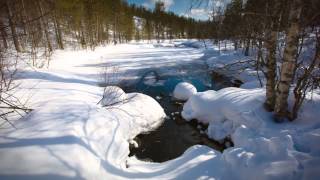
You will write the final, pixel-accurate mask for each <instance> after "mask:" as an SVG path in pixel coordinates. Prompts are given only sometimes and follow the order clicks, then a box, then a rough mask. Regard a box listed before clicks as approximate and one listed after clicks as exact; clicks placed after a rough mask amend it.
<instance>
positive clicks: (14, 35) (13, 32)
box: [4, 1, 22, 52]
mask: <svg viewBox="0 0 320 180" xmlns="http://www.w3.org/2000/svg"><path fill="white" fill-rule="evenodd" d="M4 6H5V7H4V8H5V10H6V12H7V15H8V20H9V26H10V29H11V35H12V39H13V44H14V47H15V48H16V51H17V52H21V51H22V50H21V46H20V43H19V39H18V35H17V30H16V26H15V23H14V22H13V19H12V18H13V15H12V12H11V9H10V6H9V4H8V2H7V1H6V3H4Z"/></svg>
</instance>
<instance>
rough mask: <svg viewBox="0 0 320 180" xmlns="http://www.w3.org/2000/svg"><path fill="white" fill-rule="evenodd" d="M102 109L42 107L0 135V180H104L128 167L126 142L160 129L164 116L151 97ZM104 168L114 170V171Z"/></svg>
mask: <svg viewBox="0 0 320 180" xmlns="http://www.w3.org/2000/svg"><path fill="white" fill-rule="evenodd" d="M127 96H128V98H129V99H130V100H129V101H127V102H125V103H121V104H118V105H117V106H112V107H108V108H107V109H104V108H101V107H99V106H98V105H94V104H88V103H86V102H84V101H81V100H78V101H75V100H74V101H70V102H66V101H64V100H56V101H51V102H48V103H43V104H42V106H41V108H38V109H36V110H34V111H33V112H31V113H30V114H29V115H28V116H27V117H25V118H24V119H23V120H21V121H19V122H18V123H16V124H15V126H16V127H17V129H16V130H8V131H7V132H3V131H2V132H1V137H0V142H1V143H0V159H1V163H0V177H3V178H4V179H12V178H13V179H14V178H19V177H20V178H25V177H26V178H30V179H42V178H44V179H57V178H58V179H68V178H76V179H81V178H85V179H108V178H115V177H117V176H119V175H117V174H116V173H115V172H116V170H118V171H119V170H121V169H122V168H125V167H126V159H127V157H128V154H129V148H128V146H129V145H128V141H130V140H131V139H132V138H133V137H135V136H136V135H137V134H138V133H141V132H146V131H150V130H152V129H154V128H156V127H158V126H159V125H160V124H161V122H162V121H163V118H164V117H165V113H164V111H163V109H162V108H161V106H160V105H159V104H158V103H157V102H156V101H155V100H154V99H153V98H151V97H149V96H147V95H143V94H138V93H133V94H128V95H127ZM107 169H109V170H110V169H111V170H112V169H113V170H112V171H113V173H110V172H108V170H107Z"/></svg>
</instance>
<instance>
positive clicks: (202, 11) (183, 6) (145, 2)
mask: <svg viewBox="0 0 320 180" xmlns="http://www.w3.org/2000/svg"><path fill="white" fill-rule="evenodd" d="M127 1H128V2H129V3H131V4H137V5H142V6H145V7H147V8H150V9H152V8H153V7H154V4H155V2H156V1H157V0H127ZM161 1H163V2H164V3H165V6H166V10H167V11H172V12H174V13H175V14H178V15H184V16H188V17H193V18H195V19H202V20H205V19H208V17H209V16H208V14H209V8H205V5H204V4H202V5H200V6H199V5H197V6H196V7H193V8H192V9H191V10H190V7H191V5H192V1H193V0H161Z"/></svg>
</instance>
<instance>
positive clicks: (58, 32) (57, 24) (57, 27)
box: [53, 13, 64, 49]
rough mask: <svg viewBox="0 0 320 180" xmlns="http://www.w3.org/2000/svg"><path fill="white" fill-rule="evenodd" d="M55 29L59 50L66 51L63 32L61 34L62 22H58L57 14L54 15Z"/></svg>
mask: <svg viewBox="0 0 320 180" xmlns="http://www.w3.org/2000/svg"><path fill="white" fill-rule="evenodd" d="M53 22H54V28H55V34H56V40H57V44H58V47H59V49H64V47H63V42H62V32H61V26H60V22H59V20H58V17H57V14H56V13H55V15H54V21H53Z"/></svg>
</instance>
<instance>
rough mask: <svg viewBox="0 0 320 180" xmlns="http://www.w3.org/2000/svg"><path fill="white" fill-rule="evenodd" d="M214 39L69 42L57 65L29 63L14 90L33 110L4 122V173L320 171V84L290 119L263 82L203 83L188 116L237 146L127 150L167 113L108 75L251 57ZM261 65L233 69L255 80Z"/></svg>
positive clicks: (0, 169)
mask: <svg viewBox="0 0 320 180" xmlns="http://www.w3.org/2000/svg"><path fill="white" fill-rule="evenodd" d="M206 46H207V48H208V49H204V43H203V42H197V41H196V40H191V41H187V40H174V41H172V42H169V41H165V42H163V43H160V44H153V43H151V44H147V43H131V44H124V45H117V46H104V47H98V48H96V50H95V51H88V50H77V51H76V50H63V51H56V52H55V53H54V54H53V57H52V60H51V65H50V68H49V69H33V68H29V67H21V69H20V71H19V72H20V73H19V74H18V76H17V80H16V83H18V84H20V86H19V87H18V88H17V89H16V92H15V95H16V96H18V97H19V98H20V99H21V101H22V102H27V105H28V106H29V107H30V108H32V109H34V110H33V111H32V112H31V113H30V114H28V115H27V116H26V117H24V118H22V119H16V120H14V121H12V122H13V123H14V125H15V127H16V129H15V128H13V127H12V126H10V125H8V124H4V125H3V126H2V127H1V129H0V160H1V161H0V179H183V180H184V179H212V180H213V179H217V180H229V179H240V180H241V179H243V180H250V179H252V180H254V179H262V180H264V179H293V180H298V179H317V178H318V177H320V171H319V169H320V146H319V143H318V142H319V141H320V122H319V118H318V117H320V111H319V109H320V93H319V90H317V91H315V93H314V94H312V95H311V94H308V95H307V99H306V101H305V103H304V105H303V108H302V110H301V113H300V114H299V117H298V119H297V120H296V121H294V122H290V123H287V122H286V123H282V124H275V123H274V122H273V120H272V118H271V117H272V114H270V113H268V112H266V111H264V109H263V107H262V103H263V102H264V99H265V96H264V94H265V92H264V90H263V89H262V88H259V87H258V86H253V85H248V84H247V85H246V86H245V87H250V88H251V87H252V88H251V89H240V88H226V89H222V90H219V91H212V90H211V91H206V92H199V93H195V94H194V95H192V96H191V97H190V98H189V99H188V101H187V102H186V103H185V105H184V108H183V111H182V116H183V117H184V118H185V119H186V120H191V119H197V120H198V121H201V122H203V123H207V124H209V127H208V130H207V134H208V135H209V136H210V137H211V138H214V139H217V140H220V141H222V140H223V139H224V138H225V137H231V139H232V141H233V143H234V147H229V148H228V149H226V150H225V151H224V152H223V153H220V152H218V151H216V150H214V149H211V148H209V147H207V146H202V145H196V146H192V147H190V148H189V149H188V150H187V151H186V152H184V154H183V155H181V156H180V157H178V158H176V159H173V160H170V161H167V162H164V163H153V162H144V161H140V160H138V159H137V158H135V157H128V155H129V143H131V144H134V145H137V144H136V143H135V141H133V138H134V137H135V136H136V135H138V134H140V133H147V132H149V131H152V130H154V129H155V128H157V127H159V126H160V125H161V123H162V122H163V121H164V118H165V117H166V115H165V113H164V111H163V109H162V107H161V106H160V105H159V104H158V103H157V101H156V100H154V99H153V98H151V97H149V96H147V95H144V94H139V93H129V94H127V93H125V92H123V90H122V89H121V88H119V87H116V86H111V87H107V89H106V90H107V92H108V93H105V92H104V88H102V87H99V86H98V84H100V83H101V80H102V79H103V78H102V77H101V75H102V74H107V75H108V76H112V77H115V79H114V80H112V82H113V83H114V84H118V83H120V80H126V81H125V82H128V81H134V80H137V79H138V78H139V77H140V76H141V73H144V72H146V71H149V70H150V69H155V68H157V69H158V70H159V71H161V73H164V74H166V75H168V74H169V75H170V74H173V73H179V74H178V75H181V74H184V73H185V72H184V71H177V69H179V67H192V68H197V67H199V66H200V65H201V67H203V65H205V63H207V64H208V66H209V67H210V68H213V67H214V68H216V67H219V66H220V65H222V64H225V63H228V62H229V63H230V62H234V61H236V60H239V57H240V59H242V58H243V57H241V56H239V55H238V54H237V53H235V52H234V51H232V50H231V49H230V46H228V49H227V50H226V51H223V52H221V53H219V51H217V47H216V46H213V45H212V44H210V43H209V42H207V44H206ZM105 67H108V68H111V72H110V71H108V72H105V69H104V68H105ZM113 67H116V68H115V69H113ZM214 68H213V69H214ZM109 70H110V69H109ZM255 74H257V73H256V72H255V71H252V70H251V69H250V68H249V69H247V70H246V71H243V75H241V72H236V71H235V73H233V75H235V76H237V78H238V77H242V79H241V80H243V82H245V83H247V82H248V83H249V82H252V81H256V80H257V78H256V76H255ZM113 75H115V76H113ZM117 78H118V79H117ZM262 82H263V81H262ZM252 84H254V83H252ZM243 86H244V85H243ZM103 95H104V98H103V99H102V97H103ZM101 99H102V101H101V103H100V104H99V103H98V102H99V101H100V100H101ZM113 100H116V101H120V100H121V101H122V100H124V101H122V102H121V103H114V102H115V101H113ZM110 101H111V102H110ZM289 103H290V104H292V97H290V101H289ZM104 105H107V106H105V107H103V106H104Z"/></svg>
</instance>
